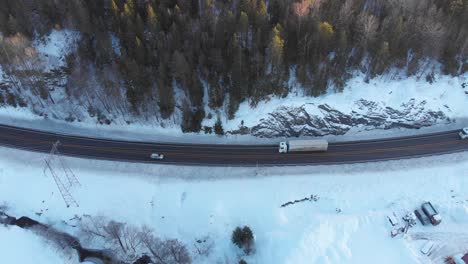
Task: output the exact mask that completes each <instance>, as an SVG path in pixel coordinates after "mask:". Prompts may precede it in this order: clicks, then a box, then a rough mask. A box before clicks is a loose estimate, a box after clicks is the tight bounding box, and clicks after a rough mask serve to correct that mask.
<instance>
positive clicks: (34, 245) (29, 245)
mask: <svg viewBox="0 0 468 264" xmlns="http://www.w3.org/2000/svg"><path fill="white" fill-rule="evenodd" d="M0 258H1V261H0V262H1V263H5V264H7V263H8V264H33V263H34V264H59V263H60V264H61V263H69V264H73V263H78V262H77V261H76V260H75V259H76V258H72V257H71V256H65V255H64V254H63V253H62V252H61V251H60V249H59V248H54V247H53V246H51V245H46V240H45V239H42V238H40V237H39V236H37V235H36V234H34V233H33V232H32V231H27V230H24V229H21V228H19V227H16V226H13V227H5V226H1V225H0Z"/></svg>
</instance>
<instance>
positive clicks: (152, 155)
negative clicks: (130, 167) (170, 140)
mask: <svg viewBox="0 0 468 264" xmlns="http://www.w3.org/2000/svg"><path fill="white" fill-rule="evenodd" d="M150 158H152V159H157V160H162V159H164V155H163V154H159V153H152V154H151V156H150Z"/></svg>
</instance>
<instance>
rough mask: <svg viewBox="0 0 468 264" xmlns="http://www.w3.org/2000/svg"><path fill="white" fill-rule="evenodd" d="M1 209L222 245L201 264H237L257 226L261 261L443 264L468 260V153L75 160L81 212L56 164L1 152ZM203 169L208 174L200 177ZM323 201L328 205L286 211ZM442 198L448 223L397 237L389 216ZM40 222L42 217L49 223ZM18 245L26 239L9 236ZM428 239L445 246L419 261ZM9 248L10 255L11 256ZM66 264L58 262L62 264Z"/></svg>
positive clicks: (76, 194)
mask: <svg viewBox="0 0 468 264" xmlns="http://www.w3.org/2000/svg"><path fill="white" fill-rule="evenodd" d="M0 156H1V157H2V158H1V160H0V194H1V196H0V200H5V201H7V202H8V204H9V205H10V207H11V208H12V209H11V211H10V213H11V214H12V215H17V216H19V215H27V216H30V217H33V218H36V219H38V220H40V221H42V222H48V223H52V224H53V225H54V226H55V227H57V228H59V229H65V230H67V231H69V232H72V233H73V232H76V230H74V228H72V227H70V226H68V225H66V224H64V222H62V220H65V221H66V222H67V223H68V224H73V221H70V220H69V219H71V218H73V217H74V216H75V215H83V214H90V215H104V216H108V217H110V218H113V219H115V220H118V221H124V222H128V223H131V224H134V225H138V226H139V225H144V224H146V225H149V226H151V227H153V228H155V230H156V232H157V233H158V234H159V235H160V236H163V237H172V238H179V239H181V240H182V241H183V242H184V243H186V244H187V245H188V246H189V248H190V250H191V251H192V252H194V246H195V244H196V242H195V240H196V239H199V238H203V237H206V236H208V237H209V238H210V239H209V241H212V242H213V243H214V248H213V250H212V252H211V254H210V256H209V257H201V256H196V254H194V263H224V261H225V260H228V261H229V262H231V263H234V261H235V260H236V259H237V258H238V254H240V252H239V251H236V250H235V248H234V247H233V246H232V244H231V242H230V234H231V232H232V230H233V229H234V228H235V227H236V226H240V225H249V226H250V227H251V228H252V230H253V232H254V234H255V244H256V253H255V254H254V255H253V256H251V257H248V258H247V260H248V262H249V263H259V264H261V263H291V264H296V263H312V264H332V263H333V264H334V263H352V264H353V263H356V264H362V263H375V262H378V263H389V264H394V263H404V264H406V263H408V264H412V263H415V264H416V263H418V264H419V263H424V264H426V263H429V259H431V260H432V261H435V262H434V263H441V262H440V261H441V259H443V258H444V257H446V256H447V254H454V253H463V251H465V252H466V251H468V248H467V246H468V240H467V238H468V231H467V230H468V224H467V223H468V195H467V194H466V190H467V188H468V153H459V154H453V155H445V156H439V157H430V158H421V159H412V160H403V161H390V162H378V163H369V164H356V165H343V166H315V167H286V168H283V167H281V168H259V169H256V168H203V167H199V168H193V167H175V166H160V165H147V164H146V165H145V164H131V163H115V162H107V161H91V160H89V161H88V160H82V159H77V158H66V160H67V162H68V163H69V165H70V167H71V168H72V170H73V171H74V172H75V174H76V175H77V177H78V178H79V181H80V183H81V187H76V188H74V189H73V190H72V193H73V195H74V197H75V198H76V200H77V201H78V203H79V205H80V206H79V207H78V208H76V207H70V208H66V207H65V205H64V202H63V201H62V199H61V197H60V195H59V193H58V190H57V187H56V186H55V184H54V181H53V179H52V178H51V177H50V176H47V177H46V176H44V175H43V172H42V167H43V158H44V155H42V154H37V153H29V152H24V151H18V150H10V149H7V148H0ZM195 170H196V171H195ZM311 195H314V196H315V197H317V198H318V199H317V201H313V202H308V201H307V202H302V203H296V204H292V205H289V206H286V207H281V205H282V204H284V203H287V202H289V201H294V200H299V199H302V198H305V197H310V196H311ZM425 200H430V201H432V202H433V204H435V205H436V207H437V208H438V209H439V211H440V212H441V214H442V216H443V217H444V220H443V222H442V224H441V225H440V226H437V227H432V226H424V227H423V226H421V225H420V224H419V223H418V225H417V226H416V227H414V228H412V229H410V230H409V233H408V235H407V236H406V237H397V238H390V231H391V226H390V224H389V223H388V221H387V220H386V218H385V217H386V216H387V215H389V214H391V213H392V212H395V213H396V214H397V215H398V216H402V214H403V213H404V212H405V211H407V210H414V209H415V208H416V207H418V206H420V204H421V202H422V201H425ZM39 215H40V216H39ZM7 236H9V237H12V238H13V237H14V236H16V235H15V234H14V233H9V234H7ZM425 239H433V240H434V243H435V247H434V250H433V252H431V255H430V256H429V257H427V256H424V255H422V254H420V253H419V250H420V247H421V245H422V244H423V242H424V240H425ZM3 250H5V248H0V251H3ZM50 263H54V262H50ZM56 263H61V262H56Z"/></svg>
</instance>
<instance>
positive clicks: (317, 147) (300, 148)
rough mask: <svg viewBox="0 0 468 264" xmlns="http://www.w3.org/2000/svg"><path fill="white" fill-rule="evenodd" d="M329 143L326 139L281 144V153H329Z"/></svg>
mask: <svg viewBox="0 0 468 264" xmlns="http://www.w3.org/2000/svg"><path fill="white" fill-rule="evenodd" d="M327 149H328V141H326V140H324V139H311V140H290V141H288V142H285V141H283V142H280V144H279V153H288V152H317V151H327Z"/></svg>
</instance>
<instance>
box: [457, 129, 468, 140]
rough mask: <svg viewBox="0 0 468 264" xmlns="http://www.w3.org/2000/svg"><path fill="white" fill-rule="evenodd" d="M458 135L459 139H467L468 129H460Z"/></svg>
mask: <svg viewBox="0 0 468 264" xmlns="http://www.w3.org/2000/svg"><path fill="white" fill-rule="evenodd" d="M458 135H459V136H460V139H468V127H464V128H462V130H461V131H460V133H458Z"/></svg>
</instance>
